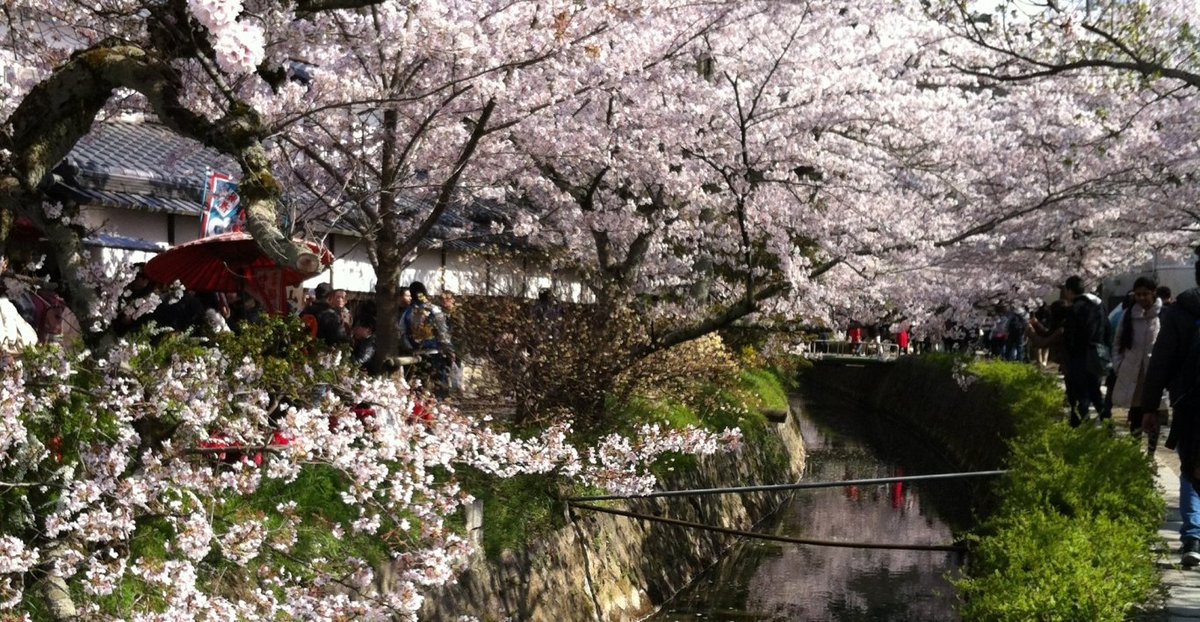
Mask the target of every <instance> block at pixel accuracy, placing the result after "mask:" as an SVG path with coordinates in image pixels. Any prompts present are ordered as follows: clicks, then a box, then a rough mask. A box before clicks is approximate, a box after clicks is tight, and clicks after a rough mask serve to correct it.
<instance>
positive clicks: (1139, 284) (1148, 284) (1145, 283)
mask: <svg viewBox="0 0 1200 622" xmlns="http://www.w3.org/2000/svg"><path fill="white" fill-rule="evenodd" d="M1138 288H1142V289H1148V290H1150V291H1152V292H1153V291H1156V290H1157V289H1158V282H1157V281H1155V280H1154V278H1153V277H1148V276H1139V277H1138V278H1137V280H1136V281H1134V282H1133V289H1138ZM1167 291H1168V292H1170V291H1171V290H1170V289H1169V288H1168V289H1167Z"/></svg>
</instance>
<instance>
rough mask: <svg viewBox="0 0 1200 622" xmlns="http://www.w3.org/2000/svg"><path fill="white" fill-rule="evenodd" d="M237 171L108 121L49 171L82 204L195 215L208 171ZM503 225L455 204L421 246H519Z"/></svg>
mask: <svg viewBox="0 0 1200 622" xmlns="http://www.w3.org/2000/svg"><path fill="white" fill-rule="evenodd" d="M240 170H241V169H240V167H239V166H238V165H237V162H235V161H234V160H233V159H232V158H230V157H228V156H225V155H223V154H221V153H220V152H218V151H216V150H214V149H210V148H208V147H205V146H204V145H202V144H200V143H199V142H196V141H194V140H192V139H190V138H185V137H183V136H180V135H178V134H176V133H174V132H172V131H171V130H169V129H167V128H166V127H164V126H162V125H159V124H157V123H153V122H130V121H111V122H104V123H98V124H96V126H95V127H94V128H93V129H92V131H91V132H90V133H88V135H87V136H85V137H84V138H82V139H81V140H80V141H79V143H77V144H76V145H75V148H74V149H72V150H71V153H70V154H69V155H68V156H67V159H66V162H65V163H64V166H61V167H60V168H59V169H56V173H57V174H58V177H60V178H61V181H60V182H59V188H60V189H61V190H64V191H66V192H67V193H68V194H69V195H70V196H71V198H73V199H75V200H77V201H79V202H82V203H88V204H92V205H103V206H108V207H118V208H125V209H134V210H145V211H148V212H154V213H168V214H186V215H191V216H199V215H201V214H202V213H203V206H202V204H201V200H202V199H203V193H204V184H205V183H206V180H207V174H208V172H209V171H218V172H223V173H228V174H231V175H234V176H235V177H236V176H237V174H238V173H239V172H240ZM400 201H401V202H402V203H403V207H404V208H405V209H408V210H411V211H413V212H415V213H419V212H421V211H424V210H426V209H428V207H429V206H428V205H426V204H424V203H422V202H419V201H417V200H414V199H412V198H401V199H400ZM298 203H302V204H304V205H311V206H314V207H313V208H310V209H306V210H305V209H302V210H301V212H302V213H303V217H304V218H305V220H307V221H309V222H310V224H315V225H316V229H317V230H319V231H333V232H337V233H342V234H348V235H354V223H353V216H354V214H353V213H350V214H347V215H346V216H344V217H343V218H341V219H334V218H333V217H332V214H330V213H328V212H327V211H324V208H322V207H320V201H316V200H314V199H313V198H312V197H310V198H309V200H300V201H298ZM505 220H507V216H506V214H505V213H504V210H503V207H502V206H501V205H499V204H494V203H485V202H478V201H477V202H473V203H464V204H457V205H454V206H452V207H451V208H450V209H449V210H447V211H446V213H444V214H443V215H442V217H441V218H440V219H439V220H438V223H437V225H435V226H434V228H433V230H432V231H431V232H430V235H429V238H428V239H427V240H425V241H423V242H422V247H425V248H443V247H444V248H447V249H452V250H474V249H478V248H483V247H491V246H501V247H512V246H519V245H520V243H519V241H518V240H516V239H514V238H513V237H512V236H510V235H507V234H497V233H493V232H492V223H493V222H504V221H505ZM322 221H323V224H321V223H322Z"/></svg>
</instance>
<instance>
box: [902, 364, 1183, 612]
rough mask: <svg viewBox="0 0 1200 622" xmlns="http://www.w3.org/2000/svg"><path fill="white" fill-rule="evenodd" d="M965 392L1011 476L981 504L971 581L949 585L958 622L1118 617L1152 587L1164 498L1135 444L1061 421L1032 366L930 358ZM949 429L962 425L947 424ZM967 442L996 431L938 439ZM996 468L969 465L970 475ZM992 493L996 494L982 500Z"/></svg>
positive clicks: (1048, 388) (1052, 394)
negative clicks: (984, 511)
mask: <svg viewBox="0 0 1200 622" xmlns="http://www.w3.org/2000/svg"><path fill="white" fill-rule="evenodd" d="M918 365H928V366H929V368H930V371H931V372H932V373H933V374H934V375H937V374H945V373H946V372H947V371H949V372H950V373H951V374H952V375H954V376H955V378H956V382H957V383H958V385H959V386H960V387H962V389H963V391H964V393H962V394H961V396H962V397H961V399H960V401H959V402H958V404H959V407H960V408H962V409H964V410H967V411H969V412H970V413H971V414H972V415H973V416H974V417H975V418H976V419H979V418H981V417H982V418H985V420H981V421H980V424H981V425H982V424H985V423H986V425H985V427H986V428H987V429H989V430H992V431H994V433H999V434H1000V435H1001V438H1000V439H999V440H1000V442H1003V443H1004V446H1005V454H1004V455H1003V458H1002V462H1003V466H1005V467H1007V468H1008V470H1009V472H1008V473H1007V474H1006V475H1005V476H1004V477H1003V478H1002V479H1001V480H1000V483H999V484H998V485H997V486H996V487H995V489H994V491H993V493H994V498H995V499H998V505H996V506H995V507H994V509H992V505H991V502H990V501H988V502H981V500H980V499H976V500H975V501H976V505H977V507H987V508H989V512H990V515H988V516H985V520H984V521H983V522H982V523H981V524H980V526H979V527H978V529H977V530H976V532H975V535H973V536H972V537H971V541H972V542H973V543H974V547H973V551H972V557H971V563H970V565H969V567H968V571H969V576H968V577H967V578H965V579H962V580H959V581H958V582H956V585H957V587H958V588H959V589H960V590H961V595H962V598H963V600H964V606H963V611H962V613H963V618H964V619H965V620H987V621H993V620H1014V621H1015V620H1022V621H1023V620H1047V621H1049V620H1080V621H1083V620H1089V621H1090V620H1121V619H1124V617H1125V614H1126V613H1127V612H1128V611H1129V610H1130V609H1132V608H1133V607H1135V606H1136V605H1137V604H1138V603H1141V602H1144V601H1146V600H1147V599H1149V598H1151V596H1152V595H1153V594H1154V591H1155V589H1156V587H1157V583H1158V574H1157V572H1156V570H1155V567H1154V559H1153V552H1152V551H1153V549H1154V547H1155V546H1156V544H1157V543H1158V542H1159V541H1160V540H1159V538H1158V536H1157V527H1158V524H1159V521H1160V520H1161V517H1162V513H1163V509H1164V508H1163V501H1162V499H1161V498H1160V497H1159V495H1158V493H1157V491H1156V490H1155V487H1154V472H1153V469H1152V466H1151V464H1150V462H1149V461H1148V460H1147V459H1146V457H1145V456H1144V455H1143V454H1142V453H1141V450H1140V447H1139V446H1138V445H1137V444H1135V443H1133V442H1131V441H1130V440H1128V439H1117V438H1112V437H1111V436H1110V434H1109V433H1108V431H1107V430H1105V429H1095V428H1090V427H1082V428H1078V429H1072V428H1069V427H1068V426H1067V425H1066V424H1065V423H1063V422H1062V412H1063V403H1062V390H1061V388H1059V387H1058V385H1057V384H1056V383H1055V381H1054V380H1053V379H1051V378H1049V377H1048V376H1045V375H1044V374H1041V373H1040V372H1038V371H1037V370H1035V369H1033V368H1032V367H1030V366H1027V365H1021V364H1014V363H1003V362H984V363H972V364H969V365H966V364H964V363H963V362H962V361H961V360H954V359H946V358H931V359H930V360H929V361H928V362H921V363H918ZM941 424H942V425H944V426H952V425H961V421H960V422H959V423H957V424H954V423H951V422H949V421H948V420H942V422H941ZM942 438H947V439H955V440H954V442H956V443H960V444H963V445H966V446H968V449H966V450H959V451H956V452H955V453H956V454H957V455H960V456H988V455H990V454H989V453H988V452H986V451H976V450H973V449H970V448H969V447H970V446H971V445H972V444H980V443H982V444H987V443H995V442H997V439H996V438H995V437H994V436H991V435H980V434H968V435H965V434H962V433H953V434H949V433H948V434H945V435H943V436H942ZM992 466H993V464H990V460H989V464H964V465H963V467H964V468H966V469H978V468H991V467H992ZM988 498H989V499H990V498H992V497H991V496H989V497H988Z"/></svg>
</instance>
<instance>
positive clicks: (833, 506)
mask: <svg viewBox="0 0 1200 622" xmlns="http://www.w3.org/2000/svg"><path fill="white" fill-rule="evenodd" d="M793 412H794V413H795V414H796V416H797V417H798V420H797V421H798V424H799V426H800V430H801V434H802V436H803V437H804V444H805V447H806V451H807V461H806V465H805V475H804V480H803V481H834V480H841V481H845V480H868V482H867V483H858V484H850V485H841V486H836V487H821V488H818V489H808V490H799V491H797V492H796V493H795V497H794V498H793V500H792V502H791V503H790V504H789V505H788V506H787V507H786V508H785V509H784V510H783V511H782V512H780V514H779V518H778V520H777V522H776V523H775V524H774V525H772V526H769V527H767V528H764V529H761V531H766V532H768V533H770V534H773V535H775V536H778V539H777V541H764V540H759V539H746V540H743V541H742V542H741V543H739V544H738V545H737V546H735V547H734V549H733V550H732V551H731V552H730V553H729V554H728V555H727V556H726V557H725V559H723V560H722V561H721V562H720V563H718V564H717V565H715V566H714V567H712V568H710V569H709V570H708V571H707V572H706V573H705V574H704V575H703V576H701V577H700V578H699V579H698V580H697V581H696V582H694V583H693V584H692V586H691V587H690V588H689V589H687V590H685V591H684V592H683V593H681V594H679V595H677V596H676V597H675V598H674V599H672V601H671V602H669V603H667V605H666V606H665V607H664V608H663V610H662V612H661V613H659V614H658V615H656V616H654V617H653V618H651V619H650V620H651V621H652V622H693V621H698V620H728V621H739V622H749V621H776V620H778V621H783V620H788V621H801V620H822V621H825V620H831V621H867V620H871V621H874V620H887V621H901V622H902V621H907V620H913V621H916V620H922V621H924V620H957V619H958V615H957V612H956V610H957V606H956V597H955V593H954V590H953V587H952V586H951V585H950V578H951V577H954V576H957V574H958V572H959V569H960V567H961V564H962V561H963V560H962V556H961V554H959V553H957V552H954V551H949V550H936V549H935V550H929V549H927V548H924V547H922V546H919V545H920V544H923V543H944V542H952V541H953V539H954V534H953V533H952V532H951V529H950V527H949V526H948V525H947V521H946V520H944V519H943V518H942V517H941V516H940V512H939V511H938V510H937V509H935V508H934V507H933V506H934V503H933V501H934V499H938V498H939V497H940V499H939V501H941V503H938V504H937V505H938V506H939V507H940V508H944V507H945V506H946V504H945V503H944V502H945V501H946V497H947V496H948V495H953V494H954V488H953V486H954V485H953V484H948V483H946V484H944V483H941V482H936V481H934V482H926V481H918V482H910V481H891V482H880V483H871V482H870V481H869V480H876V479H887V478H894V477H897V476H911V475H921V474H924V473H933V472H938V471H939V470H945V469H944V468H942V465H939V464H937V463H936V461H931V460H929V456H928V452H921V448H920V445H919V442H918V441H916V440H914V439H910V438H906V437H905V435H904V433H903V431H902V430H895V429H894V426H891V425H889V424H888V423H887V422H881V421H879V420H877V419H875V418H874V416H873V415H872V414H870V413H865V412H860V411H856V410H855V409H854V407H853V406H850V405H848V404H846V403H841V402H835V401H830V400H827V399H825V398H823V397H808V396H804V395H798V396H795V398H794V403H793ZM906 454H907V456H906ZM779 540H782V541H779ZM788 540H792V541H788ZM809 540H816V541H886V542H889V543H897V544H906V543H907V544H912V545H914V546H913V547H912V548H911V549H903V548H857V547H829V546H811V545H805V544H802V543H801V542H803V541H809Z"/></svg>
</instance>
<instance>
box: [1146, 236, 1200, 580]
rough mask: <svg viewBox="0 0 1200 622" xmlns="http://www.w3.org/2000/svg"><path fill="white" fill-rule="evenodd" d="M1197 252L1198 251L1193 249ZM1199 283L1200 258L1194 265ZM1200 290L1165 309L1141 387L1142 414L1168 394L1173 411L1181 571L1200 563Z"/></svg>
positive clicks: (1155, 407)
mask: <svg viewBox="0 0 1200 622" xmlns="http://www.w3.org/2000/svg"><path fill="white" fill-rule="evenodd" d="M1198 252H1200V250H1198ZM1196 282H1197V283H1198V284H1200V260H1197V262H1196ZM1198 330H1200V288H1192V289H1189V290H1187V291H1185V292H1183V293H1181V294H1179V297H1178V298H1176V299H1175V302H1174V303H1172V304H1170V305H1167V306H1166V308H1164V309H1163V311H1162V314H1161V315H1160V316H1159V331H1158V339H1157V340H1156V341H1155V342H1154V349H1153V351H1152V353H1151V355H1150V366H1149V367H1148V368H1147V369H1146V380H1145V384H1144V385H1143V386H1142V395H1141V409H1142V412H1147V413H1151V412H1155V411H1156V410H1158V406H1159V403H1160V402H1161V400H1162V397H1163V391H1164V390H1165V391H1167V392H1168V393H1169V395H1170V398H1171V409H1172V410H1173V411H1174V412H1173V416H1172V423H1171V432H1170V433H1169V434H1168V435H1167V441H1166V443H1165V445H1166V447H1167V449H1173V450H1175V451H1176V452H1177V453H1178V454H1179V463H1180V472H1179V517H1180V519H1181V524H1180V526H1179V539H1180V542H1181V543H1182V545H1183V546H1182V548H1181V550H1180V552H1181V553H1182V557H1183V559H1182V562H1183V565H1184V566H1185V567H1188V568H1192V567H1195V566H1197V565H1200V492H1197V491H1196V486H1197V485H1198V483H1200V386H1198V385H1200V337H1198V336H1197V331H1198Z"/></svg>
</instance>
